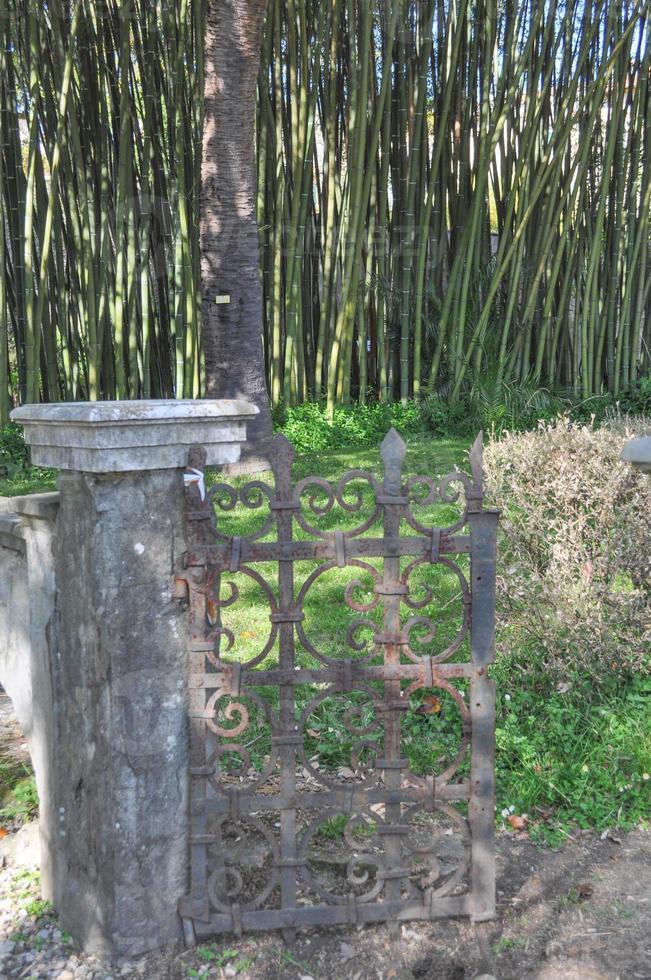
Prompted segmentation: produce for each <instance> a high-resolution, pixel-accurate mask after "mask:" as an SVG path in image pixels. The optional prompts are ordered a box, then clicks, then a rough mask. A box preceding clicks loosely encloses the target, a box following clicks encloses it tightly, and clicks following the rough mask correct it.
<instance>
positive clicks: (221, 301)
mask: <svg viewBox="0 0 651 980" xmlns="http://www.w3.org/2000/svg"><path fill="white" fill-rule="evenodd" d="M230 301H231V296H230V293H223V294H222V295H221V296H215V303H217V305H218V306H225V305H226V304H227V303H230Z"/></svg>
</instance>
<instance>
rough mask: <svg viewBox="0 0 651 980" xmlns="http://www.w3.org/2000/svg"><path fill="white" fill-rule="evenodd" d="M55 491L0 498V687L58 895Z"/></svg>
mask: <svg viewBox="0 0 651 980" xmlns="http://www.w3.org/2000/svg"><path fill="white" fill-rule="evenodd" d="M58 509H59V496H58V494H56V493H44V494H34V495H32V496H28V497H2V498H0V684H2V686H3V687H4V689H5V691H6V692H7V694H8V695H9V697H10V698H11V700H12V703H13V706H14V710H15V712H16V717H17V718H18V721H19V722H20V725H21V727H22V729H23V732H24V734H25V738H26V739H27V743H28V745H29V750H30V754H31V757H32V762H33V764H34V772H35V776H36V785H37V788H38V794H39V801H40V812H41V838H42V841H43V842H44V843H45V844H46V846H44V847H42V848H41V850H42V855H43V862H42V869H41V871H42V876H41V877H42V884H43V893H44V895H45V896H46V897H47V898H50V899H51V898H52V897H53V887H52V874H51V866H50V860H49V848H48V847H47V841H48V840H49V837H50V826H51V823H52V810H51V807H52V793H51V785H50V775H51V766H50V760H51V755H52V718H53V704H52V687H51V683H50V677H51V673H50V652H49V638H50V632H51V628H52V620H53V615H54V607H55V576H54V548H55V542H56V528H57V514H58Z"/></svg>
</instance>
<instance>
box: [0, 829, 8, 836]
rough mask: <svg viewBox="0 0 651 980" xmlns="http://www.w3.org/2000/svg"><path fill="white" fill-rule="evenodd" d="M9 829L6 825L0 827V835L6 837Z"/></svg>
mask: <svg viewBox="0 0 651 980" xmlns="http://www.w3.org/2000/svg"><path fill="white" fill-rule="evenodd" d="M8 836H9V831H8V830H7V828H6V827H0V837H8Z"/></svg>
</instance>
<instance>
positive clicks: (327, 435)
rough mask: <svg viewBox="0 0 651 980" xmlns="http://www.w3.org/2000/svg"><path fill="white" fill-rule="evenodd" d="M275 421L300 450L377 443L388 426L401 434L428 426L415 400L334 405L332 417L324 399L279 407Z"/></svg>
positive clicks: (317, 449)
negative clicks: (348, 405) (403, 402)
mask: <svg viewBox="0 0 651 980" xmlns="http://www.w3.org/2000/svg"><path fill="white" fill-rule="evenodd" d="M274 422H275V425H276V428H277V429H279V430H280V431H281V432H283V433H284V434H285V435H286V436H287V438H288V439H289V441H290V442H291V443H292V445H293V446H294V448H295V450H296V452H297V453H299V454H300V453H319V452H327V451H333V450H338V449H350V448H360V449H361V448H364V447H366V446H374V445H378V444H379V443H380V442H381V441H382V439H384V437H385V435H386V434H387V432H388V430H389V429H390V428H391V426H394V427H395V428H396V429H398V430H399V431H400V432H401V434H402V435H413V434H415V433H418V432H424V431H426V430H427V420H426V416H425V414H424V412H423V411H422V409H421V407H420V406H419V405H418V404H417V403H416V402H409V403H408V404H407V405H402V404H401V403H400V402H395V403H391V404H386V403H381V402H372V403H371V404H369V405H354V406H350V407H346V408H343V407H336V408H335V410H334V416H333V418H332V420H330V419H329V418H328V415H327V411H326V406H325V403H324V402H305V403H304V404H303V405H295V406H292V407H291V408H283V407H281V408H279V409H278V410H276V411H275V412H274Z"/></svg>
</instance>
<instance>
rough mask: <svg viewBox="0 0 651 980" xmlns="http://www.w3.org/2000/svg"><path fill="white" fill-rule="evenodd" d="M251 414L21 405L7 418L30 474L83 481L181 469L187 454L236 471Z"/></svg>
mask: <svg viewBox="0 0 651 980" xmlns="http://www.w3.org/2000/svg"><path fill="white" fill-rule="evenodd" d="M257 414H258V409H257V408H256V407H255V406H254V405H251V404H249V402H245V401H239V400H225V401H220V400H208V399H200V400H197V401H190V400H178V401H176V400H173V399H167V400H159V401H124V402H73V403H67V404H66V403H60V404H55V405H23V406H22V407H21V408H17V409H15V410H14V411H13V412H12V413H11V416H12V418H13V420H14V421H15V422H18V423H19V424H20V425H22V426H23V427H24V430H25V441H26V442H27V443H29V445H30V446H31V454H32V463H34V465H35V466H46V467H53V468H55V469H59V470H77V471H79V472H85V473H124V472H129V471H138V470H140V471H142V470H162V469H182V468H183V467H184V466H185V464H186V459H187V452H188V447H189V446H191V445H192V444H194V443H199V444H201V445H203V446H205V448H206V452H207V454H208V459H207V461H208V463H209V464H211V465H223V464H228V463H236V462H237V461H238V460H239V458H240V447H241V444H242V443H243V442H245V440H246V422H247V421H248V420H250V419H252V418H253V417H254V416H255V415H257Z"/></svg>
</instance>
